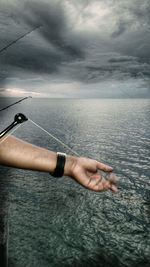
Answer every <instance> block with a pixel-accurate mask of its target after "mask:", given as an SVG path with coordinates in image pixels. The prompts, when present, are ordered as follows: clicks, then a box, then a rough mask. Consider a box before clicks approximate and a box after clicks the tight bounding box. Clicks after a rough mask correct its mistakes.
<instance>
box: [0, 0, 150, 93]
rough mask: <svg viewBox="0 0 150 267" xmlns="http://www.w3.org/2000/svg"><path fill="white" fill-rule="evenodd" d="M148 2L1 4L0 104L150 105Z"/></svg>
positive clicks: (8, 0) (3, 0) (33, 0)
mask: <svg viewBox="0 0 150 267" xmlns="http://www.w3.org/2000/svg"><path fill="white" fill-rule="evenodd" d="M149 44H150V2H149V0H143V1H141V0H132V1H131V0H61V1H57V0H30V1H27V0H0V96H5V97H6V96H17V97H22V96H23V97H24V96H28V95H31V96H33V97H52V98H57V97H58V98H78V97H79V98H103V97H104V98H105V97H106V98H107V97H108V98H113V97H114V98H117V97H118V98H122V97H127V98H128V97H132V98H143V97H146V98H148V97H150V45H149Z"/></svg>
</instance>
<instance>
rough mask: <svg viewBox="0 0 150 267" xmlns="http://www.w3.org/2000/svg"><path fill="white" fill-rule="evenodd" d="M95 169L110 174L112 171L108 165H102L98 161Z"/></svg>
mask: <svg viewBox="0 0 150 267" xmlns="http://www.w3.org/2000/svg"><path fill="white" fill-rule="evenodd" d="M97 168H98V169H99V170H101V171H104V172H111V171H113V167H111V166H109V165H106V164H104V163H101V162H99V161H97Z"/></svg>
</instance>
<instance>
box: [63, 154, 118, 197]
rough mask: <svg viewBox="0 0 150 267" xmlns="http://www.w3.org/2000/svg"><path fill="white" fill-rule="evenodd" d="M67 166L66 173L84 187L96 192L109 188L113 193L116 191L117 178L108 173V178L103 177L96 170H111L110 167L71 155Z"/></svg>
mask: <svg viewBox="0 0 150 267" xmlns="http://www.w3.org/2000/svg"><path fill="white" fill-rule="evenodd" d="M66 165H67V164H66ZM68 166H69V169H68V173H67V171H66V175H69V176H71V177H72V178H74V179H75V180H76V181H77V182H79V183H80V184H81V185H83V186H84V187H86V188H88V189H91V190H94V191H98V192H100V191H106V190H111V191H112V192H113V193H116V192H118V188H117V186H116V182H117V180H118V178H117V177H116V176H115V175H114V174H110V176H109V178H108V179H105V178H104V177H103V176H102V174H101V173H100V172H98V170H100V171H104V172H112V171H113V168H112V167H110V166H108V165H106V164H103V163H101V162H98V161H96V160H92V159H89V158H84V157H71V156H70V159H69V160H68Z"/></svg>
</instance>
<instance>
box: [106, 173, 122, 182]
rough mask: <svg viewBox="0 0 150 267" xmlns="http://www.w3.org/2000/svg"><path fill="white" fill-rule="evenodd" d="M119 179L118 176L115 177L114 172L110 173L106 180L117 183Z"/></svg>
mask: <svg viewBox="0 0 150 267" xmlns="http://www.w3.org/2000/svg"><path fill="white" fill-rule="evenodd" d="M118 180H119V177H117V176H116V175H115V174H114V173H111V174H110V176H109V177H108V181H109V182H111V183H117V182H118Z"/></svg>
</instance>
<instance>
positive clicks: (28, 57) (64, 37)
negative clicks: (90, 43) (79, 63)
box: [0, 1, 83, 73]
mask: <svg viewBox="0 0 150 267" xmlns="http://www.w3.org/2000/svg"><path fill="white" fill-rule="evenodd" d="M4 7H5V6H4ZM9 7H10V8H8V9H6V7H5V8H4V11H5V12H6V11H7V12H6V14H7V20H6V23H8V26H9V27H11V25H9V21H11V20H12V18H13V20H14V22H15V23H16V25H17V26H18V25H21V27H20V28H21V29H22V33H21V30H20V29H19V33H16V29H17V30H18V27H16V25H15V23H14V28H13V29H12V32H11V35H12V36H13V37H12V38H9V37H7V32H6V35H5V36H4V39H3V40H1V41H2V42H1V43H3V41H4V43H6V40H5V38H8V44H6V45H4V46H1V49H0V50H1V52H2V53H1V54H0V64H1V66H4V65H5V67H6V66H7V69H10V68H11V67H12V70H14V69H15V68H22V69H24V70H28V71H33V72H37V73H38V72H43V73H45V72H46V73H53V72H57V70H58V68H59V65H60V64H61V62H66V61H70V60H73V59H77V58H81V57H83V51H82V48H81V46H80V40H79V38H77V36H76V35H73V33H72V32H71V30H70V29H69V27H68V22H67V18H66V16H65V13H64V10H63V7H62V5H60V4H54V2H52V3H50V2H49V1H44V2H40V1H36V2H35V1H30V2H29V1H25V2H24V3H23V4H22V2H21V3H20V2H18V5H17V6H16V5H14V4H12V5H11V4H10V6H9ZM9 9H10V10H9ZM5 19H6V18H5ZM4 23H5V22H4ZM38 26H41V27H40V28H39V29H36V27H38ZM33 29H35V30H36V32H37V33H36V34H37V35H36V37H35V38H34V39H33V38H32V36H33V33H31V34H30V36H27V37H28V41H26V40H27V38H25V37H26V32H27V33H29V32H30V31H33ZM13 31H14V32H13ZM20 36H22V37H24V38H22V37H21V38H20ZM1 38H2V37H1ZM13 38H14V40H13ZM42 38H44V41H43V42H42ZM9 39H11V41H9ZM21 39H23V41H22V40H21ZM21 41H22V42H21ZM40 44H41V45H40ZM3 47H4V48H3Z"/></svg>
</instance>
